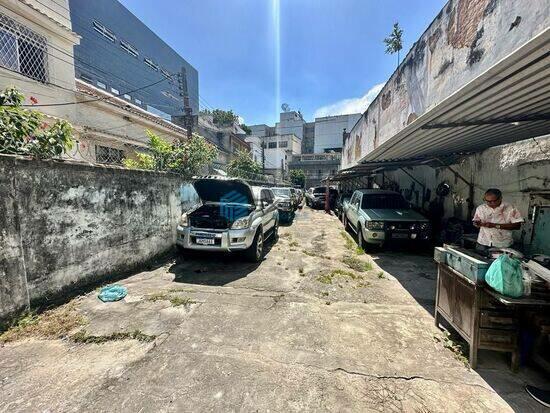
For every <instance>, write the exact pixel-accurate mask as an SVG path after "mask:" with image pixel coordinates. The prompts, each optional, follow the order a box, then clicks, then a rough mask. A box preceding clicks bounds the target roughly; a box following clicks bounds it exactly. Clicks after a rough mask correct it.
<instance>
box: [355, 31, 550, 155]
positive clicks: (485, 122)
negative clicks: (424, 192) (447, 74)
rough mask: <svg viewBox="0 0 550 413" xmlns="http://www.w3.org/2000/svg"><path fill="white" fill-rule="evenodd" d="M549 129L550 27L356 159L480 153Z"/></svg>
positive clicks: (540, 134)
mask: <svg viewBox="0 0 550 413" xmlns="http://www.w3.org/2000/svg"><path fill="white" fill-rule="evenodd" d="M549 133H550V29H547V30H545V31H544V32H543V33H541V34H540V35H538V36H537V37H535V38H533V39H532V40H531V41H529V42H528V43H527V44H525V45H523V46H522V47H520V48H519V49H517V50H516V51H515V52H513V53H512V54H510V55H509V56H507V57H506V58H504V59H502V60H501V61H500V62H498V63H497V64H495V65H494V66H493V67H491V68H490V69H489V70H487V71H486V72H484V73H483V74H481V75H480V76H478V77H477V78H476V79H474V80H472V81H471V82H470V83H468V84H467V85H465V86H464V87H462V88H461V89H459V90H458V91H457V92H455V93H454V94H452V95H451V96H449V97H448V98H446V99H445V100H443V101H442V102H441V103H439V104H438V105H437V106H435V107H434V108H432V109H430V110H429V111H427V112H426V113H424V114H423V115H422V116H420V117H419V118H418V119H416V120H415V121H414V122H412V123H411V124H410V125H408V126H407V127H405V128H404V129H403V130H401V131H400V132H399V133H397V134H396V135H395V136H393V137H392V138H390V139H389V140H387V141H386V142H384V143H383V144H381V145H380V146H379V147H378V148H376V149H375V150H373V151H372V152H370V153H369V154H367V155H366V156H365V157H363V158H362V159H361V161H360V162H359V163H362V162H365V161H367V162H371V161H383V160H392V159H393V160H395V159H414V158H421V157H428V156H441V155H447V154H453V153H457V152H478V151H480V150H484V149H487V148H489V147H492V146H497V145H502V144H505V143H511V142H515V141H519V140H524V139H528V138H532V137H536V136H542V135H546V134H549Z"/></svg>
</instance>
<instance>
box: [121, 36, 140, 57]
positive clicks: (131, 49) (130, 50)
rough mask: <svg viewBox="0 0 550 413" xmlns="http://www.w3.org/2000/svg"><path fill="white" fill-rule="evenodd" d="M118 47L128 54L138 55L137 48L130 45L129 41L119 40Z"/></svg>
mask: <svg viewBox="0 0 550 413" xmlns="http://www.w3.org/2000/svg"><path fill="white" fill-rule="evenodd" d="M120 47H122V48H123V49H124V50H125V51H126V52H128V54H130V55H132V56H134V57H138V56H139V52H138V51H137V49H136V48H135V47H134V46H132V45H131V44H130V43H128V42H125V41H124V40H121V41H120Z"/></svg>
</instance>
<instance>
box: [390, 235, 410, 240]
mask: <svg viewBox="0 0 550 413" xmlns="http://www.w3.org/2000/svg"><path fill="white" fill-rule="evenodd" d="M391 237H392V238H397V239H407V238H409V234H392V235H391Z"/></svg>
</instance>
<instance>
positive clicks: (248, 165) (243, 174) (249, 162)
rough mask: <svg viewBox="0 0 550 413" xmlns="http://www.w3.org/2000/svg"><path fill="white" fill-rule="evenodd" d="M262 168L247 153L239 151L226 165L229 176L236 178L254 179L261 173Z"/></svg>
mask: <svg viewBox="0 0 550 413" xmlns="http://www.w3.org/2000/svg"><path fill="white" fill-rule="evenodd" d="M261 171H262V166H261V165H260V164H259V163H258V162H256V161H255V160H254V159H252V156H250V154H249V153H248V152H247V151H239V152H237V155H236V156H235V158H233V159H232V160H231V162H229V164H228V165H227V173H228V175H229V176H234V177H238V178H245V179H254V178H257V176H258V175H259V174H260V173H261Z"/></svg>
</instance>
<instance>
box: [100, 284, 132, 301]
mask: <svg viewBox="0 0 550 413" xmlns="http://www.w3.org/2000/svg"><path fill="white" fill-rule="evenodd" d="M126 294H128V290H127V289H126V287H123V286H122V285H118V284H113V285H108V286H106V287H103V288H102V289H101V290H100V291H99V295H98V296H97V298H99V299H100V300H101V301H103V302H111V301H119V300H122V299H123V298H124V297H126Z"/></svg>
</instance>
